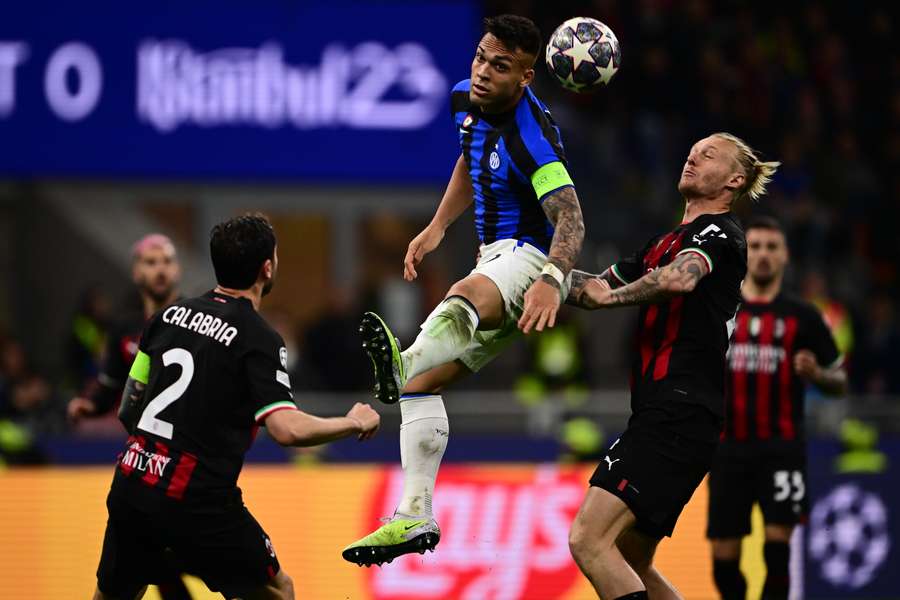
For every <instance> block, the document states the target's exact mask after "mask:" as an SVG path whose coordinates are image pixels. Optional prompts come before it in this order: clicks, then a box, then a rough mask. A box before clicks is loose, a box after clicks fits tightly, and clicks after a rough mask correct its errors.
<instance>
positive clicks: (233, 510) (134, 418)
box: [94, 215, 379, 600]
mask: <svg viewBox="0 0 900 600" xmlns="http://www.w3.org/2000/svg"><path fill="white" fill-rule="evenodd" d="M210 255H211V257H212V262H213V266H214V267H215V272H216V281H217V282H218V285H217V286H216V288H215V289H214V290H211V291H209V292H207V293H206V294H204V295H202V296H199V297H196V298H189V299H185V300H182V301H179V302H177V303H176V304H174V305H172V306H170V307H169V308H166V309H164V310H162V311H161V312H158V313H156V315H155V316H153V317H152V318H151V319H150V320H149V321H148V323H147V325H146V327H145V328H144V332H143V334H142V335H141V340H140V344H139V350H138V353H137V356H136V357H135V360H134V363H133V364H132V367H131V371H130V373H129V376H128V381H127V383H126V385H125V392H124V394H123V397H122V405H121V408H120V410H119V418H120V419H121V420H122V422H123V423H124V424H125V426H126V428H127V429H128V432H129V433H130V434H131V436H130V437H129V438H128V442H127V444H126V447H125V450H124V451H123V452H122V454H121V455H120V457H119V461H118V464H117V466H116V472H115V476H114V478H113V483H112V486H111V488H110V492H109V497H108V499H107V508H108V510H109V521H108V523H107V526H106V534H105V537H104V540H103V551H102V554H101V558H100V566H99V568H98V570H97V591H96V592H95V594H94V598H95V600H102V599H104V598H113V597H114V598H123V599H124V598H129V599H130V598H135V597H141V596H143V589H144V588H145V587H146V586H147V585H149V584H155V583H161V582H162V581H164V580H165V578H166V577H169V578H171V567H170V566H169V565H173V564H174V565H177V566H178V568H179V569H181V570H183V571H184V572H186V573H191V574H193V575H196V576H198V577H200V578H201V579H202V580H203V581H204V582H205V583H206V585H207V586H208V587H209V589H211V590H213V591H219V592H221V593H222V594H223V595H224V596H225V597H227V598H235V597H241V598H250V597H252V598H293V597H294V594H293V585H292V583H291V579H290V578H289V577H288V576H287V575H286V574H285V573H284V572H283V571H282V570H281V567H280V565H279V563H278V558H277V557H276V555H275V550H274V549H273V547H272V542H271V541H270V540H269V537H268V535H267V534H266V532H265V531H264V530H263V529H262V527H261V526H260V525H259V523H257V521H256V519H254V518H253V516H252V515H251V514H250V512H249V511H248V510H247V508H246V507H245V506H244V503H243V501H242V499H241V490H240V489H239V488H238V486H237V481H238V476H239V475H240V472H241V468H242V467H243V463H244V454H245V453H246V452H247V450H248V449H249V448H250V446H251V444H252V443H253V439H254V437H255V436H256V432H257V430H258V428H259V427H260V426H264V427H265V428H266V429H267V431H268V433H269V435H270V436H271V437H272V438H273V439H274V440H275V441H276V442H278V443H279V444H282V445H291V446H309V445H314V444H320V443H323V442H327V441H331V440H335V439H338V438H342V437H346V436H349V435H354V434H355V435H357V436H358V438H359V439H368V438H369V437H371V436H372V435H373V434H374V433H375V431H376V430H377V428H378V423H379V417H378V414H377V413H376V412H375V411H373V410H372V409H371V407H369V406H368V405H365V404H359V403H357V404H356V405H355V406H354V407H353V408H352V409H350V411H349V412H348V413H347V415H346V416H345V417H336V418H331V419H322V418H318V417H314V416H312V415H310V414H307V413H305V412H303V411H301V410H300V409H299V408H298V407H297V406H296V404H294V399H293V395H292V394H291V382H290V378H289V376H288V374H287V372H286V363H287V352H286V350H285V348H284V341H283V340H282V339H281V336H279V335H278V333H277V332H276V331H275V330H274V329H272V327H270V326H269V325H268V324H267V323H266V321H265V320H264V319H263V317H262V316H261V315H260V314H259V312H258V310H259V306H260V303H261V301H262V297H263V296H264V295H265V294H266V293H268V291H269V290H270V289H271V288H272V284H273V283H274V280H275V273H276V271H277V265H278V253H277V251H276V243H275V232H274V231H273V229H272V226H271V225H270V224H269V222H268V220H266V219H265V218H264V217H261V216H255V215H246V216H242V217H236V218H234V219H231V220H229V221H226V222H224V223H221V224H219V225H216V226H215V227H214V228H213V230H212V234H211V236H210Z"/></svg>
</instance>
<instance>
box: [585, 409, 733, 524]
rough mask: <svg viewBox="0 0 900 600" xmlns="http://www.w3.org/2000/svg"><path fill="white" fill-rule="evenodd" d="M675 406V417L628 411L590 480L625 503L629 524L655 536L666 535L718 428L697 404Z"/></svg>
mask: <svg viewBox="0 0 900 600" xmlns="http://www.w3.org/2000/svg"><path fill="white" fill-rule="evenodd" d="M677 410H678V412H679V418H678V419H677V420H672V419H668V418H666V417H665V416H662V417H660V416H658V414H656V411H647V412H644V413H641V414H638V415H635V416H633V417H632V418H631V420H630V421H629V423H628V428H627V429H626V430H625V432H624V433H623V434H622V435H621V437H620V438H619V439H618V440H616V441H615V442H614V443H613V444H612V446H610V448H609V450H607V453H606V456H604V457H603V462H601V463H600V465H599V466H598V467H597V470H596V471H594V474H593V476H592V477H591V480H590V483H591V485H593V486H596V487H600V488H603V489H604V490H606V491H608V492H609V493H611V494H613V495H614V496H617V497H618V498H620V499H621V500H622V501H623V502H624V503H625V504H626V505H628V508H629V509H631V512H632V513H634V516H635V517H636V518H637V522H636V524H635V527H636V528H637V529H638V530H639V531H641V532H642V533H644V534H646V535H648V536H650V537H653V538H656V539H661V538H662V537H665V536H671V535H672V532H673V531H674V529H675V523H676V521H678V517H679V515H681V511H682V510H683V509H684V506H685V504H687V503H688V501H689V500H690V499H691V496H692V495H693V493H694V490H696V489H697V486H698V485H700V482H701V481H703V478H704V477H705V476H706V473H707V472H708V471H709V467H710V464H711V462H712V457H713V454H714V452H715V449H716V442H715V441H713V440H715V438H716V437H717V436H718V432H719V431H720V428H721V425H720V419H719V417H717V416H716V415H714V414H713V413H711V412H710V411H709V410H707V409H706V408H704V407H703V406H700V405H694V404H686V403H685V404H681V405H679V406H678V407H677Z"/></svg>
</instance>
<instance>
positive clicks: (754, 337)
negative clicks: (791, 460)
mask: <svg viewBox="0 0 900 600" xmlns="http://www.w3.org/2000/svg"><path fill="white" fill-rule="evenodd" d="M802 349H806V350H810V351H811V352H812V353H813V354H814V355H815V357H816V361H817V362H818V363H819V364H820V365H826V366H827V365H836V364H837V363H838V361H840V360H841V358H840V354H839V352H838V349H837V346H835V343H834V339H833V338H832V336H831V332H830V331H829V329H828V326H827V325H826V324H825V322H824V321H823V320H822V315H821V313H819V311H818V310H817V309H816V308H815V307H814V306H813V305H811V304H808V303H806V302H803V301H802V300H800V299H798V298H794V297H792V296H789V295H786V294H779V295H778V296H777V297H775V299H774V300H773V301H772V302H746V301H745V302H744V303H743V304H742V305H741V308H740V310H739V311H738V314H737V319H736V325H735V329H734V335H733V336H732V338H731V347H730V348H729V350H728V385H727V386H726V394H725V396H726V400H727V401H726V404H725V430H724V431H723V433H722V439H723V440H733V441H737V442H743V441H765V440H785V441H790V440H802V439H803V415H804V411H803V396H804V391H805V387H806V384H805V382H804V381H803V380H802V379H801V378H800V377H799V376H798V375H797V374H796V373H795V371H794V366H793V360H794V355H795V354H796V353H797V351H798V350H802Z"/></svg>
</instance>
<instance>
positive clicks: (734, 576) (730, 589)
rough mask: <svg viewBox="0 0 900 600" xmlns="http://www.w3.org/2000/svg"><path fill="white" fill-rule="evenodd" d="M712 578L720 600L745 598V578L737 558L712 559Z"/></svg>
mask: <svg viewBox="0 0 900 600" xmlns="http://www.w3.org/2000/svg"><path fill="white" fill-rule="evenodd" d="M713 579H715V580H716V587H717V588H719V593H720V594H721V595H722V600H747V580H746V579H744V574H743V573H741V566H740V562H739V561H737V560H715V559H714V560H713Z"/></svg>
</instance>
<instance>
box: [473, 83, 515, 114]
mask: <svg viewBox="0 0 900 600" xmlns="http://www.w3.org/2000/svg"><path fill="white" fill-rule="evenodd" d="M524 95H525V88H519V91H518V92H517V93H516V95H515V96H514V97H513V98H512V100H510V101H509V102H506V103H504V104H502V105H496V106H483V107H482V108H481V112H483V113H484V114H486V115H499V114H503V113H505V112H508V111H511V110H512V109H514V108H515V107H516V105H517V104H518V103H519V100H521V99H522V96H524Z"/></svg>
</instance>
